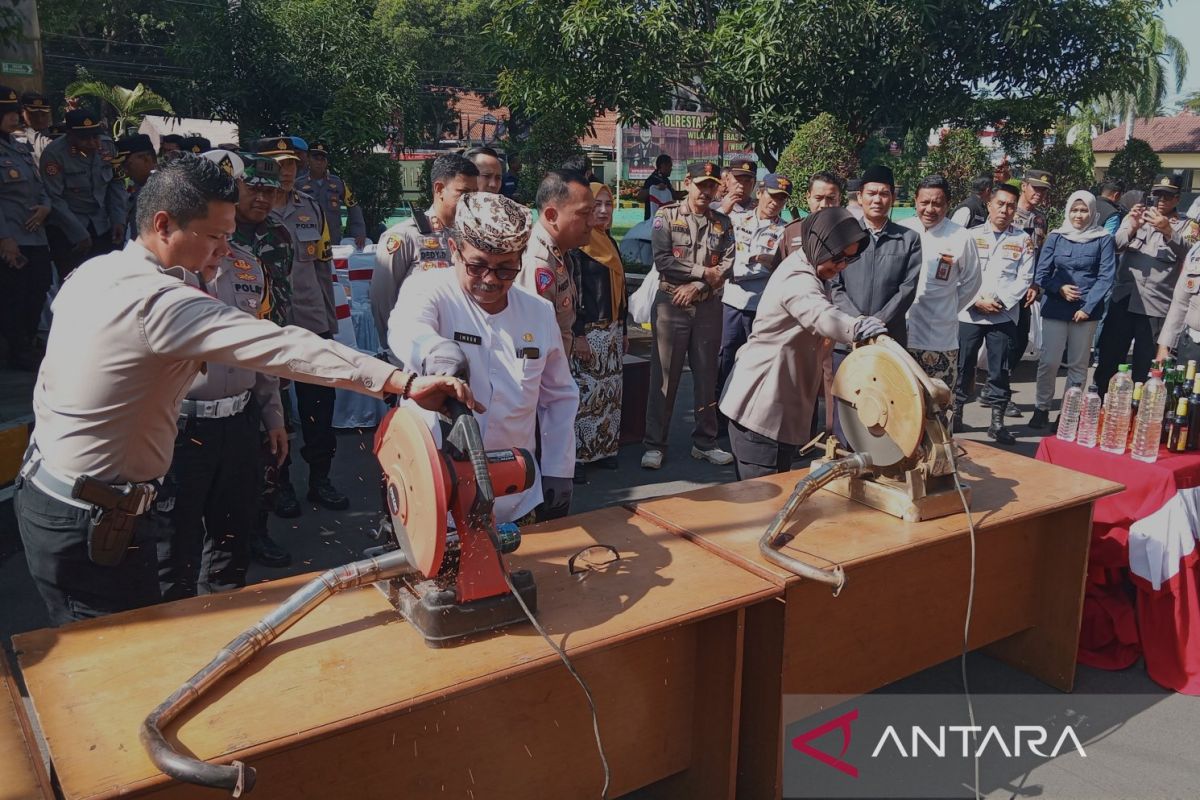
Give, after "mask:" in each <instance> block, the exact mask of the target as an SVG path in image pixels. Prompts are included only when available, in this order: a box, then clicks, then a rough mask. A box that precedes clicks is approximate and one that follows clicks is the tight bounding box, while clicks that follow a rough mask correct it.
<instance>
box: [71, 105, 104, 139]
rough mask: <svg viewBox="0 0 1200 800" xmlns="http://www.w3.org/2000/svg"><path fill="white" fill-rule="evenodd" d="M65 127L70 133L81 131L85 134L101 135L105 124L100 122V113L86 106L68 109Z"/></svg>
mask: <svg viewBox="0 0 1200 800" xmlns="http://www.w3.org/2000/svg"><path fill="white" fill-rule="evenodd" d="M63 128H65V129H66V131H67V132H68V133H81V134H84V135H85V136H99V135H100V134H101V132H102V131H103V130H104V126H103V125H101V124H100V115H99V114H97V113H96V112H94V111H90V110H88V109H86V108H76V109H72V110H71V111H68V112H67V116H66V118H65V119H64V120H63Z"/></svg>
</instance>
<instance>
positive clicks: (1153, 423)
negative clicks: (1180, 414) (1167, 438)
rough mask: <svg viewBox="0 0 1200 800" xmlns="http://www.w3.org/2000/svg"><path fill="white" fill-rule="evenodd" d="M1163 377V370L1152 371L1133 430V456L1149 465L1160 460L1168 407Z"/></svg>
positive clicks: (1143, 391) (1143, 389)
mask: <svg viewBox="0 0 1200 800" xmlns="http://www.w3.org/2000/svg"><path fill="white" fill-rule="evenodd" d="M1162 376H1163V373H1162V370H1161V369H1152V370H1150V380H1148V381H1146V385H1145V386H1143V387H1142V402H1141V403H1140V404H1139V405H1138V416H1137V422H1136V423H1135V424H1134V428H1133V447H1132V453H1131V455H1132V456H1133V457H1134V458H1136V459H1137V460H1138V461H1145V462H1146V463H1148V464H1153V463H1154V462H1155V461H1157V460H1158V447H1159V444H1160V443H1161V442H1160V439H1161V438H1162V421H1163V414H1164V413H1165V411H1166V405H1167V387H1166V384H1164V383H1163V379H1162Z"/></svg>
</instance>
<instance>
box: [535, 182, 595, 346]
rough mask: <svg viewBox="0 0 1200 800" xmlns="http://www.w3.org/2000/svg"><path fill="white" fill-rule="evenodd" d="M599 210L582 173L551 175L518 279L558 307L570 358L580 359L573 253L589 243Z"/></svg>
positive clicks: (539, 193) (541, 190)
mask: <svg viewBox="0 0 1200 800" xmlns="http://www.w3.org/2000/svg"><path fill="white" fill-rule="evenodd" d="M595 205H596V198H595V197H593V196H592V189H591V186H590V185H589V184H588V181H587V178H585V177H584V176H583V174H582V173H580V172H577V171H575V170H569V169H553V170H550V171H549V172H547V173H546V177H545V178H543V179H542V183H541V185H540V186H538V191H537V207H538V220H537V224H536V225H534V226H533V235H532V236H530V237H529V244H528V246H527V247H526V248H525V253H524V254H523V255H522V256H521V274H520V275H518V276H517V285H518V286H520V287H522V288H523V289H525V290H527V291H529V292H532V293H534V294H536V295H538V296H540V297H542V298H543V299H545V300H548V301H550V305H552V306H554V316H555V317H556V318H557V319H558V329H559V331H560V332H561V333H562V340H563V350H564V352H566V353H567V354H568V356H570V355H577V354H576V352H575V349H574V346H573V345H574V340H575V335H574V333H572V328H573V327H574V325H575V314H576V312H577V308H576V306H577V304H578V303H579V292H578V290H577V289H576V283H575V279H574V277H573V276H572V274H571V268H572V265H573V262H572V261H571V260H570V259H569V258H568V257H567V253H568V252H570V251H571V250H574V249H575V248H576V247H583V246H584V245H585V244H587V242H588V239H589V238H590V237H591V234H592V208H593V207H594V206H595ZM586 345H587V342H586V341H581V342H580V346H581V347H586Z"/></svg>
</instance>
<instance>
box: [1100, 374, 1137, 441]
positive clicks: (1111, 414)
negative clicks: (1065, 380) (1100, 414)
mask: <svg viewBox="0 0 1200 800" xmlns="http://www.w3.org/2000/svg"><path fill="white" fill-rule="evenodd" d="M1132 405H1133V376H1132V375H1131V374H1130V372H1129V365H1128V364H1122V365H1121V366H1119V367H1117V374H1116V375H1113V376H1112V380H1110V381H1109V382H1108V393H1107V394H1105V395H1104V425H1103V426H1102V427H1101V429H1100V449H1101V450H1103V451H1104V452H1106V453H1116V454H1117V455H1121V454H1122V453H1124V452H1125V446H1126V444H1127V443H1128V442H1129V421H1130V419H1132V414H1133V409H1132Z"/></svg>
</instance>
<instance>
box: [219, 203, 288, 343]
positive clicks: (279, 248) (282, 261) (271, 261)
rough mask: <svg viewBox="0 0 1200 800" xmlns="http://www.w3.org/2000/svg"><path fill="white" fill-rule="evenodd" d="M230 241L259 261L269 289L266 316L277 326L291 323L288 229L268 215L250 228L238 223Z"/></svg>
mask: <svg viewBox="0 0 1200 800" xmlns="http://www.w3.org/2000/svg"><path fill="white" fill-rule="evenodd" d="M233 243H234V244H237V245H241V246H242V247H244V248H246V249H247V250H249V251H250V252H251V253H253V254H254V255H255V256H256V257H257V258H258V260H259V261H261V262H262V266H263V272H264V273H265V274H266V276H267V286H268V287H270V291H271V309H270V311H269V312H268V314H267V319H269V320H271V322H274V323H275V324H276V325H291V324H292V255H293V253H292V238H291V236H290V235H289V234H288V231H287V228H286V227H285V226H283V225H280V224H279V223H277V222H274V221H272V220H271V219H270V218H268V219H267V220H265V221H263V222H261V223H259V225H258V226H257V227H256V228H254V229H253V230H252V231H248V230H246V229H244V228H243V227H241V226H239V227H238V229H237V231H236V232H235V233H234V234H233Z"/></svg>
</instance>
